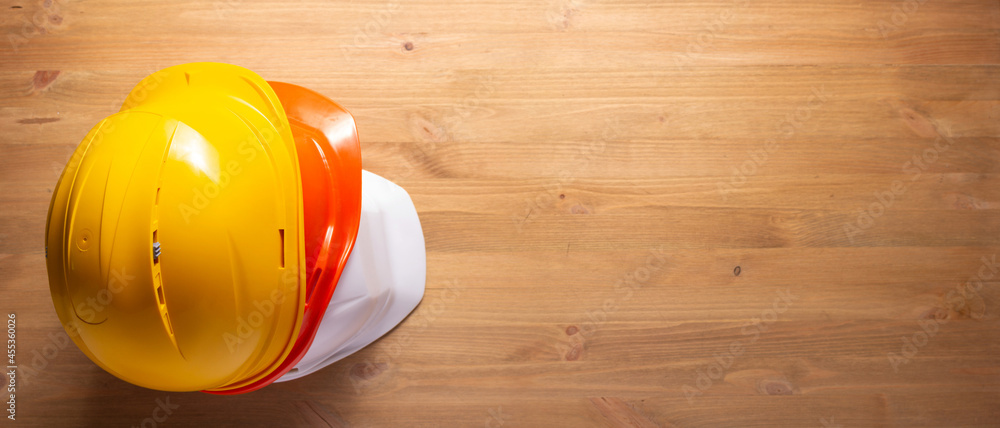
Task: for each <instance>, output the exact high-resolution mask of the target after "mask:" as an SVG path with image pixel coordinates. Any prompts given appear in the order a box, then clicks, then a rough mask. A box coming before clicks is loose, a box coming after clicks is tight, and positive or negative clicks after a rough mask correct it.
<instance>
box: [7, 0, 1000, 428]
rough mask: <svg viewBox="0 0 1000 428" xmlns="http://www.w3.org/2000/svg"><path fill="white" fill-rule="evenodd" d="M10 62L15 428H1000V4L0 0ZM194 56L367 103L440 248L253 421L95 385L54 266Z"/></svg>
mask: <svg viewBox="0 0 1000 428" xmlns="http://www.w3.org/2000/svg"><path fill="white" fill-rule="evenodd" d="M0 35H2V36H3V37H4V40H3V41H2V43H0V311H3V312H4V314H2V315H4V316H6V313H16V314H17V319H18V334H19V336H18V338H19V341H18V349H19V354H18V356H19V363H20V367H21V369H22V374H21V375H20V377H19V380H20V381H21V383H20V384H19V386H20V388H19V390H18V395H17V421H16V422H11V421H9V420H6V419H5V420H4V422H2V423H0V425H2V426H11V427H15V426H57V425H58V426H79V425H87V426H140V425H143V424H145V425H143V426H147V427H150V426H161V427H165V426H194V425H201V426H222V425H229V426H256V425H260V426H274V427H278V426H296V425H303V426H305V425H312V426H334V427H340V426H357V427H368V426H371V427H397V426H470V427H471V426H476V427H481V426H486V427H520V426H534V427H556V426H559V427H583V426H640V427H655V426H661V427H695V426H739V427H748V426H761V427H764V426H767V427H771V426H792V427H838V426H842V427H852V426H879V427H909V426H997V425H998V424H1000V352H998V351H1000V345H998V339H1000V329H998V327H1000V317H998V314H1000V288H998V287H1000V281H998V280H997V279H996V278H992V277H993V275H994V274H993V273H992V270H991V269H993V268H995V266H992V264H991V263H990V264H985V265H984V257H985V260H987V261H992V260H993V258H995V255H996V254H997V253H998V252H1000V251H998V250H1000V215H998V209H1000V125H998V121H997V119H998V114H1000V109H998V99H1000V68H998V63H1000V2H997V1H996V0H992V1H987V0H981V1H977V0H909V1H904V0H889V1H884V0H874V1H861V2H859V1H843V0H816V1H798V0H749V1H744V0H714V1H713V0H707V1H693V0H692V1H678V2H650V3H647V2H642V1H637V0H623V1H610V0H553V1H527V0H503V1H500V0H467V1H461V2H446V1H437V0H419V1H403V0H388V1H383V0H356V1H350V2H346V1H345V2H325V1H320V0H301V1H295V2H287V3H285V2H278V1H251V0H218V1H184V2H170V3H168V2H154V1H124V0H121V1H109V0H88V1H84V0H46V1H37V0H0ZM192 61H219V62H229V63H234V64H239V65H242V66H245V67H248V68H250V69H252V70H254V71H256V72H257V73H259V74H261V75H262V76H264V77H265V78H267V79H269V80H280V81H287V82H292V83H296V84H299V85H303V86H306V87H309V88H312V89H315V90H318V91H320V92H322V93H323V94H326V95H327V96H329V97H331V98H333V99H335V100H337V101H338V102H340V103H341V104H343V105H344V106H345V107H347V108H348V109H349V110H350V111H351V112H352V113H353V114H354V115H355V117H356V118H357V121H358V126H359V129H360V133H361V137H362V147H363V153H364V166H365V168H366V169H369V170H371V171H373V172H375V173H378V174H381V175H384V176H386V177H387V178H390V179H392V180H394V181H396V182H398V183H399V184H401V185H402V186H403V187H405V188H406V189H407V190H408V191H409V192H410V194H411V195H412V197H413V200H414V202H415V204H416V206H417V209H418V211H419V213H420V217H421V221H422V223H423V227H424V233H425V236H426V240H427V252H428V275H427V286H428V289H427V294H426V296H425V298H424V301H423V303H422V304H421V306H420V307H419V308H418V309H417V310H416V312H415V313H414V314H413V315H411V317H410V318H409V319H408V320H407V321H406V322H404V323H403V324H402V325H401V326H400V327H398V328H397V329H396V330H395V331H393V332H392V333H391V334H389V335H388V336H386V337H384V338H383V339H382V340H380V341H379V342H377V343H376V344H374V345H373V346H371V347H369V348H367V349H365V350H363V351H362V352H359V353H358V354H356V355H353V356H351V357H349V358H347V359H345V360H343V361H342V362H339V363H337V364H335V365H333V366H330V367H328V368H326V369H324V370H322V371H321V372H318V373H316V374H313V375H311V376H309V377H307V378H305V379H302V380H298V381H294V382H289V383H283V384H278V385H273V386H270V387H268V388H266V389H264V390H261V391H259V392H256V393H252V394H248V395H244V396H236V397H219V396H210V395H206V394H201V393H165V392H159V391H151V390H145V389H141V388H138V387H135V386H132V385H129V384H126V383H124V382H122V381H120V380H118V379H116V378H114V377H112V376H110V375H108V374H106V373H104V372H103V371H101V370H100V369H99V368H98V367H97V366H95V365H94V364H92V363H91V362H90V361H89V360H87V359H86V357H84V355H83V354H82V353H81V352H79V351H78V350H77V349H76V348H75V347H74V346H73V345H71V344H70V345H69V346H66V343H67V339H66V336H65V333H63V332H62V329H61V327H60V326H59V323H58V321H57V319H56V316H55V312H54V310H53V309H52V305H51V302H50V297H49V291H48V285H47V280H46V274H45V269H44V256H43V242H42V241H43V234H44V232H43V230H44V220H45V215H46V210H47V207H48V203H49V198H50V195H51V189H52V187H53V186H54V184H55V182H56V179H57V177H58V174H59V172H60V171H61V169H62V166H63V165H64V164H65V162H66V161H67V160H68V158H69V155H70V153H71V151H72V149H73V148H74V147H75V146H76V144H77V143H79V141H80V140H81V139H82V138H83V136H84V135H85V134H86V132H87V130H88V129H89V128H90V127H91V126H93V125H94V124H96V123H97V122H98V121H99V120H100V119H101V118H103V117H105V116H107V115H109V114H111V113H113V112H114V111H116V110H117V109H118V107H119V106H120V103H121V101H122V100H123V99H124V97H125V95H126V94H127V93H128V91H129V90H130V89H131V88H132V86H133V85H135V84H136V83H137V82H138V81H139V80H140V79H141V78H142V77H143V76H145V75H147V74H149V73H151V72H153V71H155V70H158V69H160V68H164V67H167V66H170V65H175V64H180V63H185V62H192ZM817 93H818V94H820V95H822V97H818V96H816V94H817ZM935 147H937V148H935ZM914 156H918V158H917V159H918V161H917V162H916V163H914V162H913V159H914ZM908 162H910V163H909V164H908ZM918 165H919V166H918ZM914 168H916V169H914ZM741 169H742V172H741ZM897 181H898V183H897V184H895V185H894V182H897ZM894 186H896V190H897V191H898V192H897V194H894V195H893V197H892V201H891V202H889V201H888V200H887V199H886V198H887V197H886V196H882V197H881V198H882V199H883V200H885V202H880V200H879V198H880V197H879V196H876V195H877V194H885V193H886V192H889V193H891V192H892V190H893V188H894ZM899 186H902V187H899ZM865 212H870V214H863V213H865ZM852 227H856V228H857V229H851V228H852ZM845 228H846V229H845ZM862 228H863V229H862ZM661 260H662V263H661V262H660V261H661ZM737 273H738V275H737ZM979 274H983V275H984V277H986V278H987V279H989V280H987V281H985V282H982V283H981V285H979V283H975V282H973V283H970V284H969V285H968V286H967V285H966V281H968V280H969V279H970V278H973V279H974V278H976V277H977V276H978V275H979ZM997 278H1000V277H997ZM782 293H784V294H782ZM782 295H784V296H785V297H784V298H785V300H781V296H782ZM776 299H777V300H776ZM734 343H735V344H737V345H734ZM731 348H732V349H734V350H735V352H736V354H738V355H735V354H730V350H731ZM893 355H895V357H893ZM164 400H168V401H169V403H170V406H171V411H170V413H169V415H166V414H165V413H164V412H162V411H157V412H156V413H154V408H156V407H157V406H159V405H160V403H165V402H164ZM173 406H178V407H176V408H174V407H173ZM154 414H155V415H156V416H157V417H158V418H160V419H162V418H163V417H164V416H166V419H165V420H161V421H159V422H158V421H155V420H154V419H152V416H153V415H154Z"/></svg>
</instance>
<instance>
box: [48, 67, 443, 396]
mask: <svg viewBox="0 0 1000 428" xmlns="http://www.w3.org/2000/svg"><path fill="white" fill-rule="evenodd" d="M360 152H361V148H360V144H359V142H358V135H357V130H356V127H355V123H354V119H353V117H351V115H350V113H348V112H347V111H346V110H344V109H343V108H342V107H340V106H339V105H337V104H336V103H334V102H333V101H331V100H329V99H327V98H326V97H324V96H322V95H320V94H318V93H316V92H313V91H311V90H308V89H305V88H302V87H299V86H295V85H291V84H287V83H279V82H267V81H265V80H263V79H262V78H261V77H260V76H258V75H256V74H254V73H253V72H251V71H249V70H247V69H244V68H241V67H237V66H233V65H227V64H217V63H196V64H185V65H179V66H175V67H171V68H167V69H165V70H161V71H159V72H156V73H154V74H152V75H150V76H149V77H147V78H145V79H144V80H143V81H142V82H140V83H139V85H137V86H136V87H135V89H133V90H132V92H131V93H130V94H129V95H128V97H127V98H126V100H125V102H124V105H123V106H122V109H121V111H119V112H118V113H116V114H114V115H111V116H109V117H107V118H105V119H104V120H102V121H101V122H100V123H99V124H98V125H97V126H95V127H94V128H93V129H92V130H91V131H90V133H88V134H87V136H86V138H84V140H83V142H82V143H80V145H79V146H78V147H77V149H76V152H75V153H74V154H73V157H72V158H71V159H70V161H69V163H68V164H67V165H66V168H65V170H64V171H63V173H62V176H61V177H60V178H59V182H58V184H57V185H56V187H55V189H54V190H53V196H52V203H51V205H50V207H49V215H48V223H47V227H46V259H47V260H46V261H47V265H48V275H49V284H50V288H51V292H52V300H53V303H54V304H55V308H56V312H57V313H58V315H59V319H60V321H61V322H62V324H63V325H64V326H65V327H66V328H67V331H68V332H69V333H70V336H71V337H72V338H73V340H74V342H75V343H76V345H77V346H78V347H79V348H80V349H81V350H82V351H83V352H84V354H86V355H87V356H88V357H89V358H90V359H91V360H93V361H94V362H95V363H97V364H98V365H99V366H101V367H102V368H104V369H105V370H107V371H108V372H110V373H111V374H113V375H115V376H117V377H119V378H121V379H123V380H125V381H128V382H131V383H133V384H136V385H140V386H143V387H147V388H152V389H159V390H167V391H197V390H203V391H205V392H210V393H217V394H238V393H243V392H249V391H253V390H256V389H260V388H262V387H264V386H267V385H269V384H271V383H272V382H275V381H282V380H289V379H293V378H297V377H300V376H304V375H306V374H309V373H312V372H314V371H316V370H319V369H320V368H322V367H325V366H327V365H329V364H331V363H333V362H335V361H337V360H339V359H341V358H343V357H345V356H347V355H350V354H351V353H353V352H355V351H357V350H359V349H361V348H362V347H364V346H366V345H368V344H369V343H371V342H373V341H374V340H376V339H377V338H378V337H380V336H382V335H383V334H385V333H386V332H388V331H389V330H390V329H392V328H393V327H394V326H395V325H396V324H398V323H399V322H401V321H402V320H403V318H405V317H406V315H407V314H409V312H410V311H412V310H413V309H414V308H415V307H416V305H417V304H418V303H419V301H420V299H421V298H422V296H423V292H424V279H425V273H426V265H425V262H426V258H425V252H424V239H423V233H422V231H421V228H420V222H419V219H418V218H417V213H416V210H415V209H414V206H413V203H412V202H411V201H410V198H409V195H407V193H406V191H404V190H403V189H402V188H400V187H399V186H397V185H395V184H393V183H391V182H389V181H388V180H386V179H384V178H382V177H379V176H377V175H375V174H372V173H370V172H368V171H363V170H362V169H361V153H360Z"/></svg>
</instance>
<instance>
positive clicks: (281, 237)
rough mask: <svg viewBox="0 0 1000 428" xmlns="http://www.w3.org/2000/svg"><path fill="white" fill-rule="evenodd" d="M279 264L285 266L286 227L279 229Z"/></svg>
mask: <svg viewBox="0 0 1000 428" xmlns="http://www.w3.org/2000/svg"><path fill="white" fill-rule="evenodd" d="M278 245H279V248H278V266H281V267H285V229H278Z"/></svg>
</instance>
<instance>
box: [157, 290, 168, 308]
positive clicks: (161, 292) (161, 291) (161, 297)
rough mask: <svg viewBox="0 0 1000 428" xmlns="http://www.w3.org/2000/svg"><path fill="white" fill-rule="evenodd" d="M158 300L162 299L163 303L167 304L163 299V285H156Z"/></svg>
mask: <svg viewBox="0 0 1000 428" xmlns="http://www.w3.org/2000/svg"><path fill="white" fill-rule="evenodd" d="M156 300H158V301H160V304H161V305H163V304H166V302H164V301H163V287H159V286H157V287H156Z"/></svg>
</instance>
